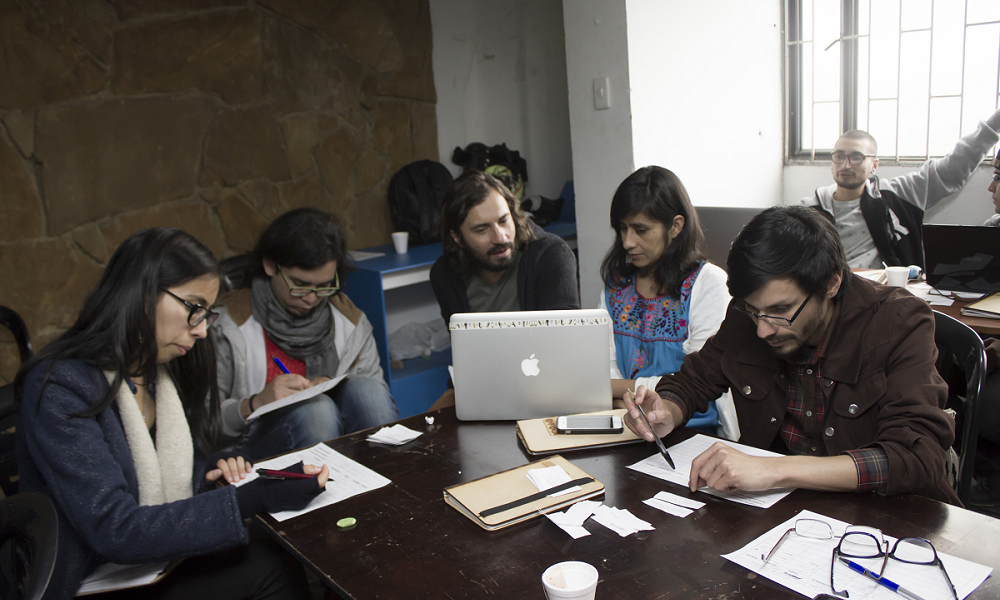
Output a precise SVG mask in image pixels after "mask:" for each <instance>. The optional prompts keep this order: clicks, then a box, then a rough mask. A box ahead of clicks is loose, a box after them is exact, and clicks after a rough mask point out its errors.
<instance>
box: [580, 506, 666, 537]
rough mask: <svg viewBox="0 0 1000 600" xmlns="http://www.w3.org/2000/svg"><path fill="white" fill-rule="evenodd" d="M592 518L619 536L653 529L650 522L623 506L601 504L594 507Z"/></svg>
mask: <svg viewBox="0 0 1000 600" xmlns="http://www.w3.org/2000/svg"><path fill="white" fill-rule="evenodd" d="M593 519H594V520H595V521H597V522H598V523H600V524H601V525H604V526H605V527H607V528H608V529H610V530H611V531H614V532H615V533H617V534H618V535H620V536H621V537H626V536H629V535H632V534H633V533H636V532H639V531H653V530H654V529H655V527H653V526H652V525H651V524H650V523H647V522H646V521H643V520H642V519H640V518H639V517H637V516H635V515H633V514H632V513H630V512H629V511H627V510H625V509H623V508H615V507H613V506H605V505H604V504H601V505H600V506H598V507H596V508H595V509H594V514H593Z"/></svg>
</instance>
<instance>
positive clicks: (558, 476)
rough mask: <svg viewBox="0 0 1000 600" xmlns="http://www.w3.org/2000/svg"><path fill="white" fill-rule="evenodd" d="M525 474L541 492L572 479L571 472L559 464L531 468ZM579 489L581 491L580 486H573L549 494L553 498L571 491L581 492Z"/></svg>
mask: <svg viewBox="0 0 1000 600" xmlns="http://www.w3.org/2000/svg"><path fill="white" fill-rule="evenodd" d="M525 476H526V477H527V478H528V479H529V480H530V481H531V483H533V484H535V487H536V488H538V491H539V492H544V491H545V490H547V489H549V488H554V487H556V486H557V485H561V484H564V483H566V482H568V481H572V479H570V476H569V473H567V472H566V471H565V470H564V469H563V468H562V467H560V466H559V465H555V466H552V467H543V468H541V469H529V470H528V472H527V473H525ZM579 491H580V486H573V487H571V488H567V489H565V490H562V491H561V492H556V493H554V494H549V497H550V498H551V497H554V496H562V495H564V494H569V493H571V492H579Z"/></svg>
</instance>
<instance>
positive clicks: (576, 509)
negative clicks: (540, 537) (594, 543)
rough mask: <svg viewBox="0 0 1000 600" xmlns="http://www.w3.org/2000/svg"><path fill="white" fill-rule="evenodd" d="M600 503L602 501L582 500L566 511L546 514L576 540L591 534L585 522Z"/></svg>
mask: <svg viewBox="0 0 1000 600" xmlns="http://www.w3.org/2000/svg"><path fill="white" fill-rule="evenodd" d="M600 505H601V503H600V502H595V501H593V500H581V501H580V502H577V503H576V504H574V505H573V506H571V507H569V508H568V509H567V510H566V511H564V512H554V513H547V514H546V515H545V516H546V517H548V519H549V520H550V521H552V522H553V523H555V524H556V525H558V526H559V527H560V528H561V529H562V530H563V531H565V532H566V533H568V534H569V535H570V537H572V538H573V539H575V540H576V539H580V538H582V537H586V536H588V535H590V532H589V531H587V529H586V528H585V527H584V526H583V522H584V521H586V520H587V519H589V518H590V515H592V514H594V510H595V509H596V508H597V507H598V506H600Z"/></svg>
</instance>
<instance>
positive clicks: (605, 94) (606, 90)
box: [594, 77, 611, 110]
mask: <svg viewBox="0 0 1000 600" xmlns="http://www.w3.org/2000/svg"><path fill="white" fill-rule="evenodd" d="M594 108H596V109H597V110H603V109H605V108H611V85H610V83H609V82H608V78H607V77H598V78H597V79H595V80H594Z"/></svg>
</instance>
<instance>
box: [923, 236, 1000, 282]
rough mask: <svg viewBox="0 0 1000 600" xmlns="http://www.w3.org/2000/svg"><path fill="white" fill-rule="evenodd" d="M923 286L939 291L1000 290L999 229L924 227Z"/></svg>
mask: <svg viewBox="0 0 1000 600" xmlns="http://www.w3.org/2000/svg"><path fill="white" fill-rule="evenodd" d="M923 232H924V264H925V265H926V269H925V272H926V274H927V283H928V284H930V285H932V286H934V287H936V288H938V289H940V290H957V291H967V292H983V293H985V292H992V291H996V290H998V289H1000V227H980V226H974V225H933V224H925V225H924V227H923Z"/></svg>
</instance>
